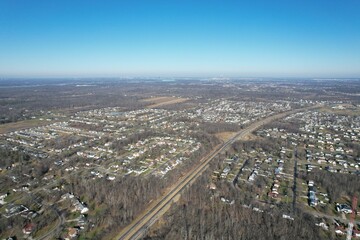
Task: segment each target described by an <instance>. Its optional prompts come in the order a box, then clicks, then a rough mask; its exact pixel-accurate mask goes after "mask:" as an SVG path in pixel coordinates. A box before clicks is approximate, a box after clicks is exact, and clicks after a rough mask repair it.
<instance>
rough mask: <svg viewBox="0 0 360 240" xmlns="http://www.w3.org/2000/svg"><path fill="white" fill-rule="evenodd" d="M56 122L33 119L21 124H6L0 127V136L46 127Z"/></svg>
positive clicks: (20, 122)
mask: <svg viewBox="0 0 360 240" xmlns="http://www.w3.org/2000/svg"><path fill="white" fill-rule="evenodd" d="M54 122H56V121H46V120H42V121H41V120H39V119H31V120H24V121H19V122H12V123H5V124H1V125H0V134H3V133H9V132H13V131H17V130H21V129H26V128H32V127H39V126H44V125H48V124H51V123H54Z"/></svg>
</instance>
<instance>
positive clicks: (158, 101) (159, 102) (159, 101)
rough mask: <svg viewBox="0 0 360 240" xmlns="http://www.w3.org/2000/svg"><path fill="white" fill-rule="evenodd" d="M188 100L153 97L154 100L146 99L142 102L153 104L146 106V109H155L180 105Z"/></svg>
mask: <svg viewBox="0 0 360 240" xmlns="http://www.w3.org/2000/svg"><path fill="white" fill-rule="evenodd" d="M188 100H189V99H187V98H177V97H155V98H147V99H144V100H142V101H143V102H150V103H153V104H151V105H149V106H147V108H156V107H161V106H165V105H170V104H175V103H182V102H185V101H188Z"/></svg>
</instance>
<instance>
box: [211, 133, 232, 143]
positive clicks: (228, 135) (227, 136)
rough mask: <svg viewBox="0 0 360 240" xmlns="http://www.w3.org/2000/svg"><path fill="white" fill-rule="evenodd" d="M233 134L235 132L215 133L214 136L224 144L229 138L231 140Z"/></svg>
mask: <svg viewBox="0 0 360 240" xmlns="http://www.w3.org/2000/svg"><path fill="white" fill-rule="evenodd" d="M235 134H236V132H220V133H216V134H215V136H216V137H217V138H219V139H220V140H222V141H224V142H225V141H227V140H229V139H230V138H232V137H233V136H234V135H235Z"/></svg>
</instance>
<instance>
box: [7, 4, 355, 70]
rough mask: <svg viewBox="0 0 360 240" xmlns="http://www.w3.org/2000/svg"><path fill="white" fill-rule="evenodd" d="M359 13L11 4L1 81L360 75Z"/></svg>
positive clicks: (278, 7)
mask: <svg viewBox="0 0 360 240" xmlns="http://www.w3.org/2000/svg"><path fill="white" fill-rule="evenodd" d="M359 13H360V1H359V0H352V1H351V0H328V1H323V0H309V1H307V0H301V1H295V0H284V1H270V0H266V1H257V0H249V1H240V0H239V1H226V0H222V1H220V0H219V1H213V0H207V1H201V0H197V1H195V0H192V1H188V0H179V1H172V0H167V1H157V0H144V1H140V0H129V1H126V0H123V1H121V0H119V1H106V0H103V1H100V0H99V1H92V0H83V1H81V0H69V1H68V0H43V1H41V0H34V1H29V0H22V1H21V0H1V1H0V76H3V77H4V76H5V77H6V76H29V77H33V76H45V77H47V76H50V77H59V76H132V75H137V76H146V75H149V76H162V75H164V76H240V77H250V76H251V77H258V76H261V77H264V76H269V77H277V76H281V77H360V17H359Z"/></svg>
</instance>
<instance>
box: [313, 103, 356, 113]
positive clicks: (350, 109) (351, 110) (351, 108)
mask: <svg viewBox="0 0 360 240" xmlns="http://www.w3.org/2000/svg"><path fill="white" fill-rule="evenodd" d="M342 105H343V106H344V107H345V108H346V109H334V108H330V107H323V108H321V109H320V112H326V113H333V114H339V115H349V116H359V115H360V109H359V108H356V107H354V106H351V105H345V104H342Z"/></svg>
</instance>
